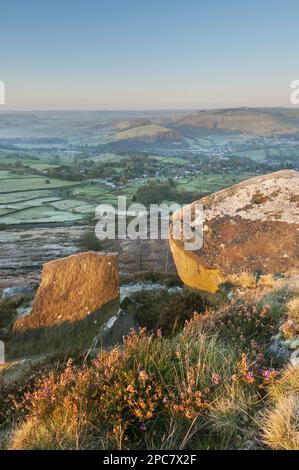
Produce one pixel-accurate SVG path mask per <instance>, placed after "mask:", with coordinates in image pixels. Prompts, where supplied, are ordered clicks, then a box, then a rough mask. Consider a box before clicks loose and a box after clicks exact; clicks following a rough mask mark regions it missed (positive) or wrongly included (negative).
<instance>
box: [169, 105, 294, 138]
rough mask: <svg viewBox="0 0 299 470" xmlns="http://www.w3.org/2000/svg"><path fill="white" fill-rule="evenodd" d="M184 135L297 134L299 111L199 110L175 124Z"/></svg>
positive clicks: (253, 109) (252, 109) (251, 109)
mask: <svg viewBox="0 0 299 470" xmlns="http://www.w3.org/2000/svg"><path fill="white" fill-rule="evenodd" d="M174 127H175V128H177V129H179V130H180V132H182V134H184V133H187V134H188V131H190V130H192V131H193V133H194V132H196V131H203V130H204V131H206V133H211V132H212V133H217V132H220V133H238V134H241V135H245V136H253V137H254V136H273V135H283V134H293V133H297V132H298V130H299V110H294V111H292V110H284V109H272V108H270V109H255V108H236V109H221V110H213V111H199V112H195V113H191V114H188V115H187V116H184V117H183V118H180V119H179V120H177V121H176V122H175V123H174Z"/></svg>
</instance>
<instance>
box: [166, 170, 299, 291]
mask: <svg viewBox="0 0 299 470" xmlns="http://www.w3.org/2000/svg"><path fill="white" fill-rule="evenodd" d="M196 204H202V205H203V208H204V227H203V246H202V248H201V249H200V250H197V251H187V250H186V249H185V243H184V242H185V240H184V238H183V235H182V236H181V238H180V239H179V240H174V237H173V224H172V225H171V226H170V232H169V242H170V247H171V251H172V253H173V257H174V261H175V264H176V267H177V270H178V273H179V275H180V277H181V279H182V281H183V282H184V283H185V284H186V285H188V286H190V287H194V288H197V289H200V290H205V291H209V292H216V291H217V290H218V289H219V286H220V285H221V284H223V283H225V282H229V281H230V279H231V278H232V276H234V278H236V277H237V276H238V275H239V274H241V273H244V272H246V273H257V272H258V273H260V274H269V273H271V274H273V273H286V272H290V271H297V270H298V268H299V173H298V172H297V171H293V170H283V171H278V172H276V173H272V174H269V175H264V176H258V177H255V178H252V179H250V180H248V181H245V182H243V183H241V184H238V185H235V186H232V187H231V188H228V189H224V190H223V191H220V192H217V193H215V194H212V195H210V196H206V197H204V198H202V199H200V200H199V201H195V202H194V203H192V204H191V205H189V206H186V207H185V208H183V209H181V210H180V211H178V212H176V213H175V214H174V215H173V221H177V220H178V219H180V220H181V221H182V220H183V218H184V212H185V211H187V210H190V209H191V210H194V209H195V206H196ZM195 228H196V226H195Z"/></svg>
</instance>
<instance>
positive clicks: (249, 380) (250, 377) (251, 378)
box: [245, 372, 254, 384]
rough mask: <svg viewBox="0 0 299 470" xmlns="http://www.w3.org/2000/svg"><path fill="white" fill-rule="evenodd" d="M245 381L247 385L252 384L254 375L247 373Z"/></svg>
mask: <svg viewBox="0 0 299 470" xmlns="http://www.w3.org/2000/svg"><path fill="white" fill-rule="evenodd" d="M245 380H246V382H247V383H249V384H251V383H252V382H254V376H253V373H252V372H246V374H245Z"/></svg>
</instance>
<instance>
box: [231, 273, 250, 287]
mask: <svg viewBox="0 0 299 470" xmlns="http://www.w3.org/2000/svg"><path fill="white" fill-rule="evenodd" d="M228 281H229V282H231V283H232V284H234V285H236V286H240V287H246V288H248V289H255V288H256V278H255V276H254V275H253V274H252V273H250V272H247V271H243V272H241V273H239V274H232V275H231V276H230V277H229V279H228Z"/></svg>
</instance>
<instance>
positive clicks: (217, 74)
mask: <svg viewBox="0 0 299 470" xmlns="http://www.w3.org/2000/svg"><path fill="white" fill-rule="evenodd" d="M298 50H299V2H298V0H250V1H248V2H245V1H241V0H238V1H237V0H226V1H224V0H44V1H40V0H38V1H37V0H26V1H24V0H9V1H4V0H0V80H2V81H3V82H4V83H5V88H6V107H8V108H18V109H23V108H26V109H99V110H101V109H111V110H114V109H132V110H144V109H203V108H223V107H237V106H290V84H291V82H292V81H293V80H296V79H299V65H298V64H299V62H298ZM1 108H3V106H1Z"/></svg>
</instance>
